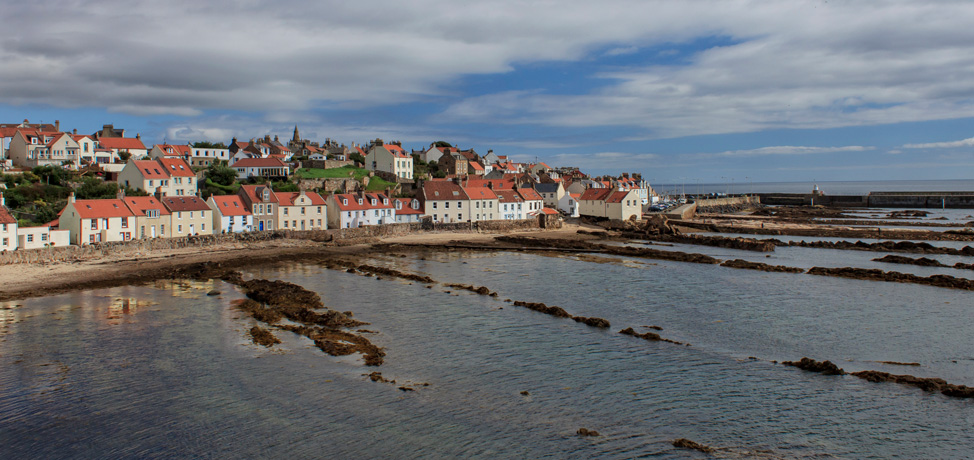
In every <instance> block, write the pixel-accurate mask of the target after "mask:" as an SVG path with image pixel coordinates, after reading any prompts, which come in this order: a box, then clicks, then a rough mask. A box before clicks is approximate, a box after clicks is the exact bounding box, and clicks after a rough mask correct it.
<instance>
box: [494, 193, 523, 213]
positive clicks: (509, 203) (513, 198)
mask: <svg viewBox="0 0 974 460" xmlns="http://www.w3.org/2000/svg"><path fill="white" fill-rule="evenodd" d="M494 193H495V194H496V195H497V198H498V202H499V206H500V218H501V219H503V220H522V219H524V218H525V217H524V216H525V213H524V211H525V209H524V208H525V206H524V198H522V197H521V195H520V194H518V193H517V192H516V191H515V190H514V189H510V190H495V191H494Z"/></svg>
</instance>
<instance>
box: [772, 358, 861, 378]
mask: <svg viewBox="0 0 974 460" xmlns="http://www.w3.org/2000/svg"><path fill="white" fill-rule="evenodd" d="M781 364H784V365H785V366H794V367H797V368H799V369H801V370H803V371H808V372H818V373H819V374H825V375H845V371H844V370H842V368H840V367H839V366H836V365H835V364H833V363H832V361H821V362H819V361H815V360H814V359H810V358H802V359H801V360H799V361H782V363H781Z"/></svg>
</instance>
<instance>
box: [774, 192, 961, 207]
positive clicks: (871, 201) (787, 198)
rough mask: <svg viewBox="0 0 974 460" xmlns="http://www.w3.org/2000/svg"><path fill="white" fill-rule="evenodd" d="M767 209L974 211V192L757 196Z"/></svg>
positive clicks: (781, 194)
mask: <svg viewBox="0 0 974 460" xmlns="http://www.w3.org/2000/svg"><path fill="white" fill-rule="evenodd" d="M758 196H760V198H761V202H762V203H764V204H767V205H791V206H834V207H843V208H867V207H868V208H965V209H968V208H974V192H872V193H870V194H869V195H816V194H810V193H761V194H758Z"/></svg>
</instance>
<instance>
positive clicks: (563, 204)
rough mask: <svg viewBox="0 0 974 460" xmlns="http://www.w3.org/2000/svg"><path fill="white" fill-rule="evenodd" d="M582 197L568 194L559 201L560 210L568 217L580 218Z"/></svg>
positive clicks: (576, 194) (577, 194) (579, 194)
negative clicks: (579, 209)
mask: <svg viewBox="0 0 974 460" xmlns="http://www.w3.org/2000/svg"><path fill="white" fill-rule="evenodd" d="M581 197H582V194H581V193H570V192H569V193H566V194H565V196H563V197H561V199H560V200H558V209H559V210H560V211H562V212H564V213H565V214H566V215H568V217H578V216H579V214H578V200H579V199H581Z"/></svg>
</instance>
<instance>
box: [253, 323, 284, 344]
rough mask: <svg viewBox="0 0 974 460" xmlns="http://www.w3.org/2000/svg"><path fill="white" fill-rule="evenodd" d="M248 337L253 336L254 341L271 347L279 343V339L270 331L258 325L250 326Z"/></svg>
mask: <svg viewBox="0 0 974 460" xmlns="http://www.w3.org/2000/svg"><path fill="white" fill-rule="evenodd" d="M250 337H251V338H253V340H254V343H256V344H257V345H263V346H265V347H272V346H274V345H276V344H279V343H281V339H278V338H277V337H275V336H274V334H273V333H271V331H269V330H267V329H264V328H262V327H260V326H254V327H252V328H250Z"/></svg>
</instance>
